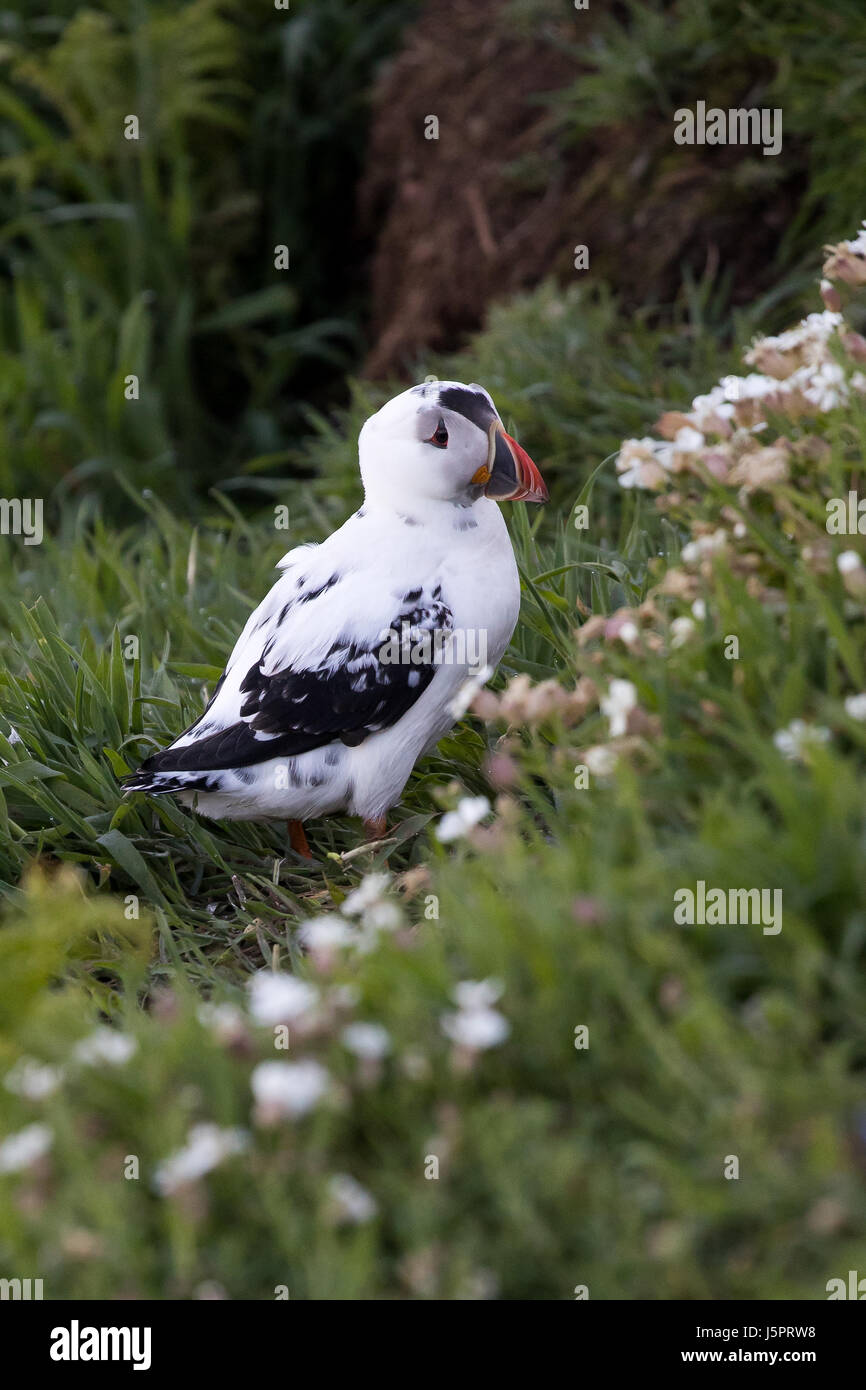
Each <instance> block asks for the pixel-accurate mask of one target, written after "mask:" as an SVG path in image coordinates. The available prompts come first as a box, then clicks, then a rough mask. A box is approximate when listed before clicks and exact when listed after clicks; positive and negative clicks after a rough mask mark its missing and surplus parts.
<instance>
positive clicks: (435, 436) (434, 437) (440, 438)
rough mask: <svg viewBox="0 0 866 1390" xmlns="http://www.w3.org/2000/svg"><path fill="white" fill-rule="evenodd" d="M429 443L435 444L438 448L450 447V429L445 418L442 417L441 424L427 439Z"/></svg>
mask: <svg viewBox="0 0 866 1390" xmlns="http://www.w3.org/2000/svg"><path fill="white" fill-rule="evenodd" d="M427 443H428V444H435V445H436V448H437V449H447V448H448V430H447V428H446V426H445V421H444V420H441V419H440V421H439V424H438V425H437V426H436V428H435V430H434V431H433V433H432V434H431V436H430V438H429V439H428V440H427Z"/></svg>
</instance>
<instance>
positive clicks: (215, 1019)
mask: <svg viewBox="0 0 866 1390" xmlns="http://www.w3.org/2000/svg"><path fill="white" fill-rule="evenodd" d="M196 1017H197V1018H198V1021H199V1023H200V1024H201V1025H202V1027H204V1028H209V1029H210V1030H211V1031H212V1032H213V1033H215V1034H216V1036H217V1038H219V1040H220V1041H221V1042H231V1041H232V1040H233V1039H235V1038H238V1037H242V1036H243V1033H244V1030H245V1028H246V1019H245V1018H244V1015H243V1013H242V1012H241V1010H240V1009H239V1008H238V1006H237V1004H213V1003H205V1004H200V1005H199V1007H198V1009H197V1010H196Z"/></svg>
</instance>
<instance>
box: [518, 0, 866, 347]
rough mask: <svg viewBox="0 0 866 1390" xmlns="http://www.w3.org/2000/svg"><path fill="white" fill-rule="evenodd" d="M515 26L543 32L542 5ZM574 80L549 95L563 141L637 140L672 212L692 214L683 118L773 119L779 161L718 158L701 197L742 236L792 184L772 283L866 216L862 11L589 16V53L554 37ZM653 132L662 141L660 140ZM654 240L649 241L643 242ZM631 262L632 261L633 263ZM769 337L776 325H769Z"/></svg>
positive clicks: (728, 6) (628, 194)
mask: <svg viewBox="0 0 866 1390" xmlns="http://www.w3.org/2000/svg"><path fill="white" fill-rule="evenodd" d="M513 9H514V15H515V18H516V20H522V22H524V23H526V22H529V21H530V20H532V21H534V23H535V24H536V25H537V26H541V27H542V28H543V27H544V21H545V18H549V6H548V4H547V0H513ZM551 38H552V41H554V42H556V43H558V44H559V45H560V46H564V47H565V48H566V49H567V50H568V51H569V52H570V53H571V54H572V55H573V57H574V60H575V64H576V66H577V67H578V69H579V72H578V75H577V76H576V77H575V80H574V82H573V83H572V84H571V86H569V87H567V88H565V89H563V90H562V91H559V92H555V93H551V94H546V95H544V96H543V97H540V98H539V99H540V100H543V101H545V102H548V103H549V104H550V106H551V110H552V113H553V115H554V116H555V119H556V122H557V126H558V128H559V130H560V133H561V136H562V138H564V139H565V140H579V139H581V138H583V137H585V136H587V135H591V134H593V133H594V132H598V131H599V130H604V129H608V130H610V129H615V128H617V127H623V128H631V129H634V128H635V127H638V128H640V127H644V128H645V129H646V131H647V146H646V156H645V158H646V161H650V162H651V167H650V169H649V170H648V171H645V175H644V183H643V187H646V186H647V177H648V178H649V183H650V185H651V184H652V182H653V181H654V182H656V183H657V184H660V185H664V184H665V183H667V182H669V191H670V196H671V198H672V199H681V200H684V201H685V202H686V203H687V202H688V201H689V199H690V197H691V191H690V187H689V183H688V181H687V182H686V184H685V185H683V186H678V184H677V180H676V178H675V177H673V176H674V174H675V170H676V163H677V159H678V156H679V154H680V153H681V152H680V151H678V149H677V147H676V146H675V145H674V144H673V141H672V138H670V137H669V135H668V130H670V131H672V129H673V113H674V112H675V110H677V109H678V108H681V107H689V108H692V109H694V107H695V104H696V102H698V101H704V102H705V103H706V106H707V107H708V108H709V107H721V108H723V109H725V110H727V109H728V108H729V107H747V108H754V107H758V108H767V109H769V110H770V111H772V110H774V109H777V108H778V109H780V110H781V113H782V135H783V145H782V150H783V153H782V155H781V156H778V155H777V156H773V157H766V156H764V155H763V153H762V151H761V149H760V148H758V147H755V148H749V147H741V148H738V149H737V151H736V159H734V160H727V161H725V160H724V158H723V157H722V156H723V152H722V151H718V150H717V151H716V152H715V153H716V155H717V156H719V157H718V158H717V159H716V161H715V163H716V172H715V175H714V177H713V179H712V180H711V182H710V183H709V184H708V185H707V187H706V188H705V189H704V191H703V193H702V195H701V196H702V197H704V199H705V204H704V215H705V218H706V219H707V220H710V219H711V218H712V216H713V215H714V213H715V211H717V210H718V209H724V208H729V207H731V206H737V207H738V208H739V209H740V215H741V217H742V221H743V227H744V235H748V232H747V228H748V223H749V220H750V217H753V218H755V219H760V218H761V217H762V216H763V215H764V212H765V210H766V212H767V213H769V214H770V219H771V225H774V224H775V220H776V219H774V218H773V216H772V213H773V206H772V203H773V196H774V189H780V188H781V185H782V184H783V182H787V183H788V184H789V185H790V183H791V180H792V179H793V181H794V185H795V187H796V204H795V206H796V212H795V215H794V216H793V217H790V218H786V219H785V221H784V222H783V223H782V224H781V225H780V235H779V246H778V250H777V255H776V258H775V267H774V269H775V272H776V275H777V277H780V276H781V275H782V274H783V273H787V272H790V271H792V270H794V269H796V268H801V267H802V266H803V264H804V263H806V264H809V265H810V266H812V265H814V263H815V260H816V256H817V250H818V247H819V246H820V244H821V242H822V241H832V240H835V239H836V238H837V237H838V236H839V235H841V231H840V229H841V228H842V227H846V226H855V225H857V223H858V222H859V219H860V217H861V216H862V184H861V180H860V175H859V158H858V153H857V152H858V151H859V150H860V149H862V147H863V143H864V141H866V31H864V27H863V6H862V4H861V3H860V0H839V3H837V4H834V5H833V6H832V7H831V8H830V9H828V8H827V6H826V5H825V4H823V0H734V3H731V0H625V3H624V4H622V5H617V6H607V7H604V9H603V10H602V11H601V13H597V14H594V16H593V26H592V30H591V34H590V37H589V39H588V40H587V41H584V39H583V38H582V37H581V35H580V31H579V29H578V31H577V35H576V37H575V40H574V42H573V43H572V42H571V41H569V40H563V37H562V30H561V28H557V29H556V30H555V31H554V32H552V34H551ZM659 122H661V127H660V128H661V129H663V130H664V131H665V139H664V140H663V142H661V143H659V142H658V141H657V140H656V138H655V132H656V128H657V126H658V124H659ZM608 192H609V193H610V196H611V199H612V201H613V203H614V205H615V204H616V202H617V201H619V200H625V201H626V202H629V201H633V199H634V197H635V188H634V185H633V184H632V183H630V182H629V183H628V184H627V186H622V187H620V186H615V187H611V188H609V189H608ZM649 232H650V229H649V228H648V233H649ZM639 253H640V251H639V248H636V254H639ZM768 326H770V325H768Z"/></svg>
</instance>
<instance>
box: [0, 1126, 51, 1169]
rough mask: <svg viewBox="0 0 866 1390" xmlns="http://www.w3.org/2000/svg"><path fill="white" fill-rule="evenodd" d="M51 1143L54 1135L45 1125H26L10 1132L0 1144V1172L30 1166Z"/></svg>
mask: <svg viewBox="0 0 866 1390" xmlns="http://www.w3.org/2000/svg"><path fill="white" fill-rule="evenodd" d="M53 1143H54V1135H53V1133H52V1132H51V1130H50V1129H49V1128H48V1126H47V1125H27V1126H26V1127H25V1128H24V1129H19V1130H18V1131H17V1132H16V1133H15V1134H10V1135H9V1137H8V1139H4V1140H3V1143H2V1144H0V1173H20V1172H21V1170H22V1169H23V1168H29V1167H31V1165H32V1164H34V1163H36V1161H37V1160H38V1159H40V1158H42V1156H43V1155H44V1154H47V1152H48V1150H49V1149H50V1148H51V1145H52V1144H53Z"/></svg>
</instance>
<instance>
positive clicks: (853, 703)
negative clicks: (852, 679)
mask: <svg viewBox="0 0 866 1390" xmlns="http://www.w3.org/2000/svg"><path fill="white" fill-rule="evenodd" d="M845 713H846V714H847V715H848V717H849V718H850V719H857V720H860V721H862V720H866V691H863V692H862V693H861V694H860V695H847V696H846V697H845Z"/></svg>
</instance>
